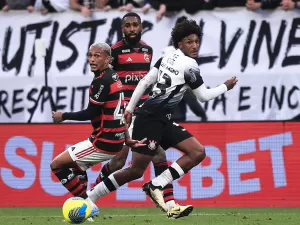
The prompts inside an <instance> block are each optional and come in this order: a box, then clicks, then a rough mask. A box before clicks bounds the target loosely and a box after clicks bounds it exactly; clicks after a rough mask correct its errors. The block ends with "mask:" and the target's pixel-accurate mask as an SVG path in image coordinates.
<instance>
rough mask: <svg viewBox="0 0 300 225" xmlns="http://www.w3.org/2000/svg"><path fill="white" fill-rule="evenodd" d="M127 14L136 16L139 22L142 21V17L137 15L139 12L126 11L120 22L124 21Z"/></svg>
mask: <svg viewBox="0 0 300 225" xmlns="http://www.w3.org/2000/svg"><path fill="white" fill-rule="evenodd" d="M129 16H133V17H137V18H138V19H139V21H140V23H142V19H141V17H140V16H139V14H137V13H135V12H129V13H126V14H125V15H124V16H123V18H122V22H124V20H125V18H126V17H129Z"/></svg>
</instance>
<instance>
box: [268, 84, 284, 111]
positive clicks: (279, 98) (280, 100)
mask: <svg viewBox="0 0 300 225" xmlns="http://www.w3.org/2000/svg"><path fill="white" fill-rule="evenodd" d="M284 92H285V87H284V86H283V85H282V86H281V90H280V94H279V95H280V96H278V93H277V91H276V87H275V86H272V87H271V91H270V99H269V108H272V103H273V99H274V100H275V101H276V103H277V106H278V108H279V110H280V109H281V108H282V106H283V102H284Z"/></svg>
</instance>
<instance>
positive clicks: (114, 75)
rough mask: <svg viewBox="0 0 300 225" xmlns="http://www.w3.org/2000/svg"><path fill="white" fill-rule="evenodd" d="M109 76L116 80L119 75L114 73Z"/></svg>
mask: <svg viewBox="0 0 300 225" xmlns="http://www.w3.org/2000/svg"><path fill="white" fill-rule="evenodd" d="M111 77H112V79H113V80H114V81H117V80H118V79H119V76H118V74H116V73H114V74H113V75H112V76H111Z"/></svg>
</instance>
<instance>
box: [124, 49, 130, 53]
mask: <svg viewBox="0 0 300 225" xmlns="http://www.w3.org/2000/svg"><path fill="white" fill-rule="evenodd" d="M127 52H130V49H124V50H122V53H127Z"/></svg>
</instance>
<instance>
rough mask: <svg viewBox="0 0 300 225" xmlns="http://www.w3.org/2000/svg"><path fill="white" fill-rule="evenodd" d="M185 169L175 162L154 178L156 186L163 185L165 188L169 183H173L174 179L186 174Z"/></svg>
mask: <svg viewBox="0 0 300 225" xmlns="http://www.w3.org/2000/svg"><path fill="white" fill-rule="evenodd" d="M184 174H185V173H184V171H183V169H182V168H181V167H180V166H179V165H178V164H177V163H176V162H174V163H173V164H172V165H171V166H170V167H169V168H168V169H167V170H165V171H164V172H163V173H162V174H161V175H159V176H157V177H156V178H154V179H153V180H152V184H153V185H154V186H161V187H162V188H164V187H165V186H166V185H167V184H169V183H171V182H172V181H173V180H176V179H178V178H179V177H182V176H183V175H184Z"/></svg>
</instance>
